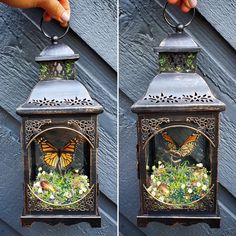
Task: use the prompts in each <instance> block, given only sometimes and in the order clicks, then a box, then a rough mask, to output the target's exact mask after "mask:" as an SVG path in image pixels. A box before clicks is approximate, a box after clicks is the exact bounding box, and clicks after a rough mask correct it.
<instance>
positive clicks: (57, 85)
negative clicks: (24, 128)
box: [17, 80, 103, 115]
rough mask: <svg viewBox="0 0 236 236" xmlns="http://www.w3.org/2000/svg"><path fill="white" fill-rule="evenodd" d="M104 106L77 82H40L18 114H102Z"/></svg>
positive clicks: (18, 110) (18, 109)
mask: <svg viewBox="0 0 236 236" xmlns="http://www.w3.org/2000/svg"><path fill="white" fill-rule="evenodd" d="M102 111H103V108H102V106H101V105H100V104H99V103H98V102H96V101H95V100H94V99H92V98H91V97H90V95H89V93H88V91H87V89H86V88H85V87H84V85H82V84H81V83H80V82H79V81H77V80H45V81H39V82H38V83H37V84H36V86H35V87H34V88H33V90H32V92H31V94H30V96H29V98H28V99H27V100H26V102H25V103H24V104H23V105H21V106H20V107H19V108H17V114H19V115H30V114H81V113H101V112H102Z"/></svg>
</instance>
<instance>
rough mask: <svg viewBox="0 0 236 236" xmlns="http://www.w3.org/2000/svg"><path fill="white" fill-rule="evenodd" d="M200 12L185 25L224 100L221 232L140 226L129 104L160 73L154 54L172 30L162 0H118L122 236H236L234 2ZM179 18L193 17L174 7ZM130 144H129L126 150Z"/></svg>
mask: <svg viewBox="0 0 236 236" xmlns="http://www.w3.org/2000/svg"><path fill="white" fill-rule="evenodd" d="M198 2H199V5H198V8H197V14H196V17H195V19H194V21H193V23H192V24H191V25H190V27H188V28H187V30H186V31H187V33H189V34H190V35H191V36H192V37H193V39H194V40H195V41H196V42H197V43H198V44H199V46H200V47H202V51H201V53H200V55H199V57H198V64H199V70H198V72H199V73H200V74H201V75H202V76H203V77H204V79H205V80H206V82H207V83H208V85H209V86H210V88H211V90H212V92H213V93H214V95H215V96H216V97H217V98H219V99H220V100H222V101H223V102H224V103H225V104H226V109H227V110H226V111H225V112H224V113H223V114H222V115H221V143H220V162H219V181H220V192H219V198H220V210H221V216H222V224H221V229H220V230H215V229H210V228H209V227H208V226H207V225H205V224H198V225H193V226H190V227H183V226H179V225H177V226H174V227H168V226H164V225H162V224H159V223H152V224H150V225H149V226H148V227H147V228H145V229H141V228H137V226H136V215H137V214H138V210H139V191H138V179H137V173H136V150H135V145H136V124H135V122H136V116H135V115H134V114H132V112H131V111H130V106H131V105H132V104H133V103H134V102H135V101H136V100H137V99H139V98H140V97H141V96H142V95H143V94H144V92H145V91H146V89H147V86H148V84H149V83H150V81H151V80H152V79H153V77H154V76H155V75H156V74H157V69H158V68H157V59H158V55H156V54H155V53H154V52H153V49H154V47H157V46H158V45H159V44H160V42H161V41H162V40H163V39H164V38H165V37H166V36H167V35H168V34H169V33H171V32H173V30H172V29H171V28H170V27H169V26H168V25H166V23H165V22H164V21H163V19H162V11H163V9H162V8H163V5H164V3H165V1H164V0H155V1H154V0H146V1H143V0H121V1H120V165H119V166H120V177H121V178H120V211H121V217H120V219H121V226H120V232H121V234H122V235H137V236H139V235H140V236H141V235H143V236H144V235H150V236H151V235H158V236H167V235H168V236H171V235H181V236H185V235H186V236H187V235H188V236H189V235H192V236H195V235H196V236H203V235H204V236H206V235H217V236H222V235H227V236H233V235H236V199H235V198H236V185H235V182H236V174H235V169H236V158H235V146H236V141H235V140H236V134H235V129H236V121H235V116H236V104H235V102H236V92H235V91H236V90H235V89H234V88H236V80H235V75H236V67H235V65H236V53H235V39H236V30H235V23H236V18H235V7H236V1H235V0H231V1H227V2H226V1H223V0H222V1H221V0H220V1H214V0H209V1H204V0H199V1H198ZM170 14H171V17H172V18H173V19H174V20H175V22H186V21H187V20H188V17H189V16H184V15H183V14H181V13H180V12H178V11H171V12H170ZM127 145H128V146H129V148H127Z"/></svg>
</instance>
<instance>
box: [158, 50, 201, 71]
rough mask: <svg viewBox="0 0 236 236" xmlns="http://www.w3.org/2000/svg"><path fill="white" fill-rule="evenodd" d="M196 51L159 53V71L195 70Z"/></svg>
mask: <svg viewBox="0 0 236 236" xmlns="http://www.w3.org/2000/svg"><path fill="white" fill-rule="evenodd" d="M196 61H197V53H160V54H159V66H160V72H182V73H184V72H192V73H193V72H195V71H196V68H197V63H196Z"/></svg>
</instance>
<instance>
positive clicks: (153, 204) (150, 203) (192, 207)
mask: <svg viewBox="0 0 236 236" xmlns="http://www.w3.org/2000/svg"><path fill="white" fill-rule="evenodd" d="M143 191H144V192H143V197H144V199H143V201H144V209H145V210H146V211H148V212H150V211H154V212H155V211H158V212H164V211H165V212H167V211H173V210H178V211H179V210H183V211H207V212H210V211H213V210H214V207H215V198H214V187H212V188H211V190H210V191H209V192H208V194H207V195H206V196H205V197H204V198H202V199H201V200H200V201H198V202H195V203H193V204H189V205H182V206H181V205H176V206H175V205H170V204H165V203H163V202H160V201H158V200H156V199H154V198H153V197H152V196H151V195H150V194H149V193H148V191H147V190H146V188H143Z"/></svg>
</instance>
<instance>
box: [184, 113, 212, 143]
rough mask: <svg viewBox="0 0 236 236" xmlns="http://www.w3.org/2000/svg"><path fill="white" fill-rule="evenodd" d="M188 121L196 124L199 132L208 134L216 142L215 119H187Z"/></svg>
mask: <svg viewBox="0 0 236 236" xmlns="http://www.w3.org/2000/svg"><path fill="white" fill-rule="evenodd" d="M186 121H187V122H189V123H194V124H196V125H197V126H198V129H199V130H201V131H202V132H204V133H206V134H207V135H208V136H209V138H210V139H211V140H212V141H213V142H214V141H215V118H206V117H187V118H186Z"/></svg>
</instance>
